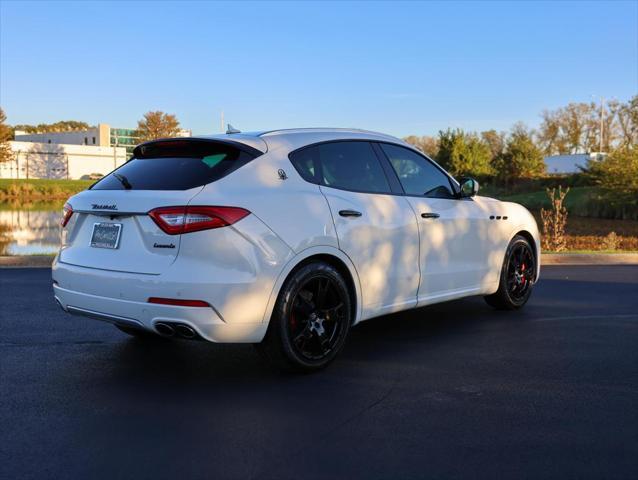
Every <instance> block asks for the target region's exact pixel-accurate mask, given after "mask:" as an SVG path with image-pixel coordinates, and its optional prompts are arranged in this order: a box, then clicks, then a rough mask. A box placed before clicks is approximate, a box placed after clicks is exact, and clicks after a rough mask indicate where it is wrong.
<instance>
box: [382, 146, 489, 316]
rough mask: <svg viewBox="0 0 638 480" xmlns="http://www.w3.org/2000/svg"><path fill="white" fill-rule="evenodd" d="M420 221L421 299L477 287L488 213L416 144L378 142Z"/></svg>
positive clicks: (483, 273) (483, 270)
mask: <svg viewBox="0 0 638 480" xmlns="http://www.w3.org/2000/svg"><path fill="white" fill-rule="evenodd" d="M380 146H381V149H382V150H383V152H384V153H385V154H386V156H387V157H388V160H389V161H390V164H391V165H392V168H393V169H394V171H395V172H396V174H397V176H398V178H399V181H400V182H401V185H402V187H403V189H404V191H405V194H406V197H405V198H406V199H407V201H408V202H409V203H410V205H411V206H412V208H413V210H414V213H415V215H416V218H417V220H418V224H419V233H420V247H421V248H420V250H421V251H420V255H419V257H420V266H421V281H420V284H419V292H418V302H419V304H420V305H424V304H426V303H429V302H430V301H433V300H441V299H444V298H454V297H456V296H462V295H468V294H471V293H474V292H476V293H478V292H479V291H480V289H481V284H482V281H483V279H484V277H485V276H486V275H487V273H488V272H487V269H488V268H487V266H488V261H487V260H488V259H487V258H486V256H487V255H489V251H488V249H487V247H488V246H489V244H490V239H489V238H488V237H489V234H490V232H489V231H488V225H487V221H488V215H486V213H485V212H484V211H483V208H482V206H481V205H479V203H478V202H475V201H474V200H473V199H471V198H465V199H461V198H457V196H456V194H455V192H454V190H453V185H452V183H451V181H450V178H449V177H448V176H447V175H446V174H445V173H444V172H443V171H442V170H441V169H440V168H439V167H438V166H437V165H435V164H434V163H432V162H431V161H430V160H428V159H427V158H425V157H423V156H421V155H419V154H418V153H416V152H414V151H413V150H410V149H407V148H404V147H400V146H398V145H391V144H380Z"/></svg>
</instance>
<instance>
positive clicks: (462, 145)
mask: <svg viewBox="0 0 638 480" xmlns="http://www.w3.org/2000/svg"><path fill="white" fill-rule="evenodd" d="M490 158H491V152H490V147H489V145H487V144H486V143H485V142H483V141H482V140H481V139H480V138H479V137H478V136H477V135H476V134H473V133H465V132H463V130H461V129H456V130H451V129H448V130H446V131H445V132H444V131H440V132H439V151H438V153H437V155H436V160H437V162H438V163H439V164H441V166H442V167H443V168H445V169H446V170H447V171H448V172H450V173H451V174H452V175H475V176H482V175H489V174H490V173H491V172H492V169H491V166H490Z"/></svg>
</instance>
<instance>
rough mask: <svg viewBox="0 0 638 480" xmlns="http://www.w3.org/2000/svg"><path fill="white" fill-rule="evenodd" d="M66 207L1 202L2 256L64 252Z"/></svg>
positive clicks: (0, 248) (59, 204)
mask: <svg viewBox="0 0 638 480" xmlns="http://www.w3.org/2000/svg"><path fill="white" fill-rule="evenodd" d="M63 205H64V202H46V203H35V204H28V203H27V204H25V203H15V202H12V203H7V202H2V201H0V255H34V254H51V253H56V252H57V251H58V249H59V248H60V218H61V212H62V206H63Z"/></svg>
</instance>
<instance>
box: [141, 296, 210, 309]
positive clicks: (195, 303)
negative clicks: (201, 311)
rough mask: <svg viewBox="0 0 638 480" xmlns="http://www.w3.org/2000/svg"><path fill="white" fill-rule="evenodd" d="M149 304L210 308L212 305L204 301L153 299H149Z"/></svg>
mask: <svg viewBox="0 0 638 480" xmlns="http://www.w3.org/2000/svg"><path fill="white" fill-rule="evenodd" d="M148 303H157V304H159V305H175V306H177V307H210V303H208V302H205V301H203V300H182V299H178V298H161V297H151V298H149V299H148Z"/></svg>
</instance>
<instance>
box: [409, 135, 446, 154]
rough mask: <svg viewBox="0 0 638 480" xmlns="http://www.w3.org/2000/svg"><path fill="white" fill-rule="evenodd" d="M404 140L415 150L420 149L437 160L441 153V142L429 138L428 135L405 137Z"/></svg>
mask: <svg viewBox="0 0 638 480" xmlns="http://www.w3.org/2000/svg"><path fill="white" fill-rule="evenodd" d="M403 140H405V141H406V142H407V143H409V144H410V145H413V146H414V147H415V148H418V149H419V150H421V151H422V152H423V153H425V154H426V155H427V156H428V157H430V158H436V155H437V154H438V153H439V140H438V139H437V138H434V137H429V136H427V135H424V136H422V137H418V136H416V135H410V136H409V137H405V138H404V139H403Z"/></svg>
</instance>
